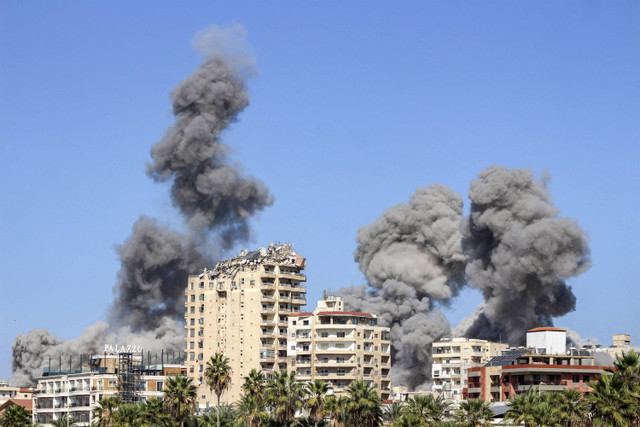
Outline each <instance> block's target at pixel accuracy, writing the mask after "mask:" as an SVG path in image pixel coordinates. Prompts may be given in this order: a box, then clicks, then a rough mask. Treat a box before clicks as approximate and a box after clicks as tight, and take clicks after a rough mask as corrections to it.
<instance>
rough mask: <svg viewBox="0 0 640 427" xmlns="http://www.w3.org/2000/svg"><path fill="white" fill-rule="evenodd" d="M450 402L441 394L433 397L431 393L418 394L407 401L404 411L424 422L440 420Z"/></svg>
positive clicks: (431, 422)
mask: <svg viewBox="0 0 640 427" xmlns="http://www.w3.org/2000/svg"><path fill="white" fill-rule="evenodd" d="M449 406H450V403H449V402H447V401H446V400H445V399H444V397H443V396H438V397H433V395H431V394H419V395H416V396H414V397H412V398H411V399H409V401H408V402H407V406H405V409H404V411H405V412H406V413H408V414H412V415H415V416H417V417H418V418H420V419H421V420H422V421H423V422H424V423H425V424H434V423H437V422H439V421H442V419H443V418H444V416H445V414H446V412H447V410H448V409H449Z"/></svg>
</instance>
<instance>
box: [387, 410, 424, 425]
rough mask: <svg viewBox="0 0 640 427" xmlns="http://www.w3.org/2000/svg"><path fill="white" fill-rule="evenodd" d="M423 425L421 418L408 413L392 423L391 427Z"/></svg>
mask: <svg viewBox="0 0 640 427" xmlns="http://www.w3.org/2000/svg"><path fill="white" fill-rule="evenodd" d="M425 425H426V424H425V423H424V421H423V420H422V418H420V417H419V416H417V415H414V414H410V413H408V412H407V413H406V414H404V415H403V416H401V417H399V418H398V419H396V420H395V421H394V422H393V427H424V426H425Z"/></svg>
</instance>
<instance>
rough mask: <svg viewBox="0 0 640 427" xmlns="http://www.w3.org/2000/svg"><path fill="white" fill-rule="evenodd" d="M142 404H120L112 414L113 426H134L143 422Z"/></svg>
mask: <svg viewBox="0 0 640 427" xmlns="http://www.w3.org/2000/svg"><path fill="white" fill-rule="evenodd" d="M143 416H144V413H143V405H142V404H140V403H127V404H124V405H120V407H119V408H118V411H117V412H116V413H115V414H114V417H113V418H114V424H113V425H114V427H136V426H139V425H142V424H143V422H144V418H143Z"/></svg>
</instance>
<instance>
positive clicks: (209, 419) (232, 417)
mask: <svg viewBox="0 0 640 427" xmlns="http://www.w3.org/2000/svg"><path fill="white" fill-rule="evenodd" d="M239 415H240V414H239V412H238V410H237V409H236V408H235V407H234V406H233V405H220V425H221V426H223V427H231V426H233V425H234V423H236V420H237V418H238V417H239ZM217 424H218V409H217V408H215V409H214V410H210V411H208V412H207V413H206V414H204V415H203V416H202V417H200V420H199V422H198V426H199V427H214V426H217Z"/></svg>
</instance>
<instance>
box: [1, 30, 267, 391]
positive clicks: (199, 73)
mask: <svg viewBox="0 0 640 427" xmlns="http://www.w3.org/2000/svg"><path fill="white" fill-rule="evenodd" d="M195 44H196V45H197V47H198V48H199V49H200V51H201V52H203V53H205V54H206V60H205V62H204V63H203V65H202V66H201V67H200V68H199V69H198V70H196V72H195V73H194V74H193V75H191V76H189V77H188V78H187V79H186V80H184V81H183V82H182V83H180V84H179V85H178V86H177V87H176V88H175V89H174V90H173V91H172V93H171V95H172V102H173V112H174V114H175V117H176V122H175V125H173V126H172V127H171V128H170V129H169V130H168V131H167V133H166V135H165V137H164V138H163V139H162V140H161V141H159V142H158V143H157V144H155V145H154V146H153V147H152V149H151V157H152V159H153V162H152V163H151V164H149V165H148V166H147V173H148V175H149V176H150V177H151V178H153V179H154V180H155V181H156V182H166V181H171V200H172V202H173V205H174V206H175V207H176V208H177V209H178V210H179V211H180V213H181V214H182V215H183V218H184V220H185V224H186V226H187V228H188V233H187V234H181V233H179V232H177V231H174V230H170V229H169V228H167V227H164V226H161V225H159V224H158V222H157V221H156V220H154V219H152V218H148V217H144V216H142V217H140V218H139V219H138V221H136V223H135V224H134V226H133V230H132V235H131V236H130V237H129V238H128V239H127V240H126V241H125V242H124V244H122V245H121V246H119V247H118V248H117V251H118V254H119V256H120V261H121V268H120V271H119V272H118V278H117V283H116V285H115V286H114V294H115V299H114V302H113V305H112V307H111V309H110V320H111V323H112V324H111V327H109V326H108V325H107V324H106V323H104V322H99V323H98V324H96V325H94V326H91V327H89V328H87V329H86V330H85V332H84V333H83V335H82V336H81V337H79V338H77V339H75V340H68V341H65V340H61V339H58V338H57V337H56V336H55V335H53V334H51V333H48V332H46V331H44V330H34V331H31V332H30V333H29V334H27V335H24V334H22V335H20V336H18V337H17V338H16V342H15V344H14V345H13V376H12V381H13V382H14V383H16V384H19V385H33V382H34V378H36V377H38V376H40V375H41V374H42V367H43V364H44V363H45V361H46V360H47V359H48V358H49V357H53V358H55V357H59V356H60V355H62V354H66V355H69V354H81V353H85V354H86V353H91V352H97V351H100V348H101V346H102V348H104V347H103V346H104V344H105V343H108V342H111V343H114V344H115V343H117V344H127V345H128V344H134V345H139V346H142V347H144V349H145V350H149V351H152V352H155V351H159V350H160V349H167V350H173V351H178V350H181V349H182V348H183V347H184V342H183V339H184V329H183V321H184V320H183V319H184V288H185V286H186V283H187V277H188V275H189V274H194V273H195V272H197V271H199V270H201V269H202V268H203V267H205V266H206V265H210V264H211V263H213V261H214V259H215V257H216V256H218V255H219V254H220V251H221V248H222V249H228V248H230V247H231V246H233V244H234V243H236V242H238V241H241V240H244V239H247V238H248V237H249V224H248V221H249V219H250V218H251V217H252V216H253V215H255V214H256V213H257V212H259V211H261V210H262V209H264V208H265V207H267V206H269V205H271V204H272V203H273V197H272V196H271V195H270V194H269V191H268V189H267V188H266V187H265V186H264V184H262V183H261V182H260V181H258V180H256V179H254V178H252V177H248V176H244V175H243V174H242V171H241V169H240V167H239V166H238V165H236V164H234V163H232V162H231V161H230V159H229V152H230V149H229V147H228V146H227V145H225V144H223V143H222V142H221V139H220V138H221V136H222V133H223V131H224V130H225V129H226V128H227V127H228V126H229V124H230V123H232V122H233V121H235V120H236V119H237V116H238V114H239V113H240V112H241V111H242V110H243V109H244V108H245V107H246V106H247V105H248V102H249V96H248V94H247V91H246V86H245V82H244V77H246V76H247V75H250V74H251V72H252V69H251V67H252V65H253V60H252V58H249V57H248V56H247V55H245V52H244V51H243V49H244V48H246V40H245V31H244V29H243V28H242V27H240V26H238V25H232V26H230V27H227V28H219V27H211V28H209V29H208V30H207V31H205V32H201V33H199V34H198V36H197V39H196V40H195ZM216 246H217V247H216Z"/></svg>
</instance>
